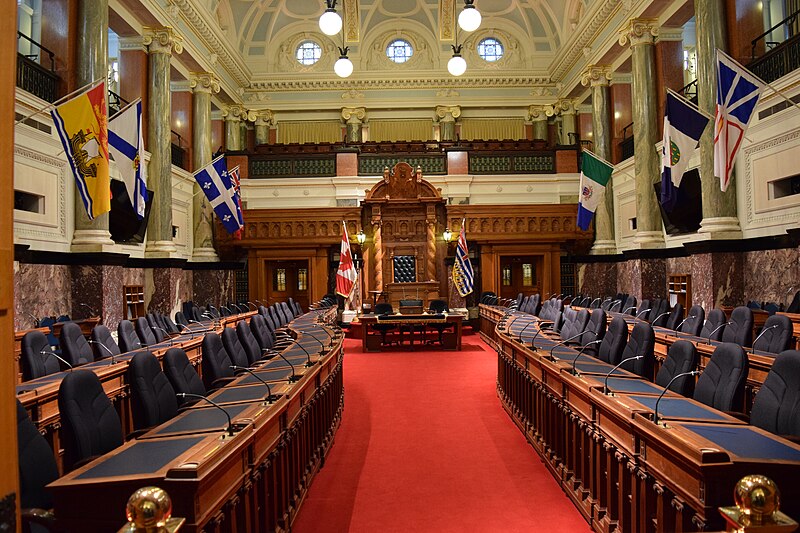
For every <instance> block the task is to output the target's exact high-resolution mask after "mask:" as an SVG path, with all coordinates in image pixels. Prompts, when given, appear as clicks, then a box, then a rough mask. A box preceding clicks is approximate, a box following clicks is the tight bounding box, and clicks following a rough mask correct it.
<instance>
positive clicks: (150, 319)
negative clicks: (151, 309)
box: [136, 313, 167, 344]
mask: <svg viewBox="0 0 800 533" xmlns="http://www.w3.org/2000/svg"><path fill="white" fill-rule="evenodd" d="M146 318H147V325H148V326H149V327H148V329H149V330H150V333H152V334H153V337H154V338H155V340H156V342H155V343H159V342H161V341H163V340H164V339H165V338H166V337H167V333H166V332H165V331H162V330H163V329H164V328H163V326H162V325H161V324H160V323H159V322H158V318H157V317H156V314H155V313H147V316H146ZM136 325H137V327H138V325H139V321H138V320H137V321H136ZM137 333H138V331H137ZM139 338H141V337H139ZM155 343H153V344H155Z"/></svg>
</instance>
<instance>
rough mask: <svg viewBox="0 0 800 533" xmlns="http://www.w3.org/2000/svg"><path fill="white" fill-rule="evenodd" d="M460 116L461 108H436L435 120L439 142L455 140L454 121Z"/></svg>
mask: <svg viewBox="0 0 800 533" xmlns="http://www.w3.org/2000/svg"><path fill="white" fill-rule="evenodd" d="M460 116H461V108H460V107H459V106H457V105H440V106H436V120H438V121H439V140H441V141H455V140H456V119H457V118H458V117H460Z"/></svg>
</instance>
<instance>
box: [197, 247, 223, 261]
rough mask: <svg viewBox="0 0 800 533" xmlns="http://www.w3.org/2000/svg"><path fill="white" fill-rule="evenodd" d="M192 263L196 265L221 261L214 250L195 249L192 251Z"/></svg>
mask: <svg viewBox="0 0 800 533" xmlns="http://www.w3.org/2000/svg"><path fill="white" fill-rule="evenodd" d="M190 261H192V262H195V263H205V262H210V261H219V255H217V251H216V250H215V249H214V248H195V249H194V250H193V251H192V258H191V259H190Z"/></svg>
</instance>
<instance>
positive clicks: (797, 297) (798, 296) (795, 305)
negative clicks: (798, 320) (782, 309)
mask: <svg viewBox="0 0 800 533" xmlns="http://www.w3.org/2000/svg"><path fill="white" fill-rule="evenodd" d="M786 312H787V313H800V291H797V292H796V293H794V298H792V301H791V303H790V304H789V305H788V306H787V307H786Z"/></svg>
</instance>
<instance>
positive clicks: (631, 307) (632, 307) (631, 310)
mask: <svg viewBox="0 0 800 533" xmlns="http://www.w3.org/2000/svg"><path fill="white" fill-rule="evenodd" d="M626 309H627V310H628V311H627V313H628V314H629V315H635V314H636V296H628V297H627V298H626V299H625V301H624V302H622V306H621V308H620V309H619V311H620V312H622V311H625V310H626ZM645 309H647V308H646V307H645Z"/></svg>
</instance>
